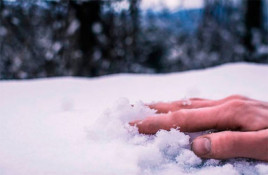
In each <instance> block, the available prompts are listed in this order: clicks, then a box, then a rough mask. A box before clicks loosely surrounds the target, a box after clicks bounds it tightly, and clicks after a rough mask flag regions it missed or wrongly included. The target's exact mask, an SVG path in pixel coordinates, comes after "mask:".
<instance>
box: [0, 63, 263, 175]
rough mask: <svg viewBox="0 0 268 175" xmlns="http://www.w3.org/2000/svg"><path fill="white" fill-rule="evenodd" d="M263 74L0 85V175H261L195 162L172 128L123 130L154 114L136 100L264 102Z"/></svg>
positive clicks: (254, 165) (253, 167)
mask: <svg viewBox="0 0 268 175" xmlns="http://www.w3.org/2000/svg"><path fill="white" fill-rule="evenodd" d="M267 75H268V66H267V65H255V64H246V63H237V64H227V65H224V66H220V67H216V68H210V69H206V70H198V71H189V72H184V73H172V74H164V75H137V74H136V75H133V74H121V75H112V76H106V77H101V78H71V77H66V78H53V79H38V80H24V81H1V82H0V99H1V101H0V114H1V115H0V121H1V122H0V174H1V175H6V174H8V175H24V174H25V175H26V174H27V175H29V174H35V175H39V174H40V175H43V174H53V175H54V174H55V175H68V174H72V175H73V174H76V175H82V174H94V175H96V174H97V175H106V174H107V175H113V174H116V175H125V174H128V175H132V174H133V175H134V174H156V175H157V174H163V175H168V174H197V175H203V174H204V175H207V174H217V175H220V174H222V175H226V174H228V175H233V174H234V175H236V174H245V175H251V174H268V164H267V163H265V162H258V161H252V160H248V159H232V160H228V161H219V160H213V159H210V160H201V159H200V158H198V157H196V156H195V155H194V153H193V152H192V151H191V150H190V149H189V136H188V135H185V134H184V133H181V132H179V131H178V130H171V131H170V132H167V131H160V132H158V133H157V134H156V135H155V136H146V135H141V134H138V133H137V129H136V128H134V127H130V126H129V125H128V124H127V123H128V121H131V120H133V119H138V118H143V117H145V116H147V115H150V114H153V113H154V111H153V110H150V109H148V108H145V107H144V106H143V102H146V103H148V102H152V101H172V100H178V99H182V98H185V97H192V96H194V97H204V98H212V99H216V98H223V97H225V96H228V95H230V94H244V95H246V96H248V97H252V98H257V99H260V100H267V99H268V93H267V89H268V79H267V77H266V76H267ZM141 100H142V101H143V102H141ZM130 104H135V105H134V107H131V105H130Z"/></svg>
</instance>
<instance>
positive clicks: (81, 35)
mask: <svg viewBox="0 0 268 175" xmlns="http://www.w3.org/2000/svg"><path fill="white" fill-rule="evenodd" d="M241 61H244V62H255V63H263V64H267V63H268V0H80V1H79V0H77V1H66V0H54V1H52V0H50V1H45V0H0V79H2V80H3V79H29V78H40V77H54V76H86V77H94V76H101V75H107V74H113V73H166V72H178V71H185V70H191V69H202V68H206V67H211V66H215V65H220V64H223V63H227V62H241Z"/></svg>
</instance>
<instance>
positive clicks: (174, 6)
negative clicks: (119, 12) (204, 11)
mask: <svg viewBox="0 0 268 175" xmlns="http://www.w3.org/2000/svg"><path fill="white" fill-rule="evenodd" d="M203 6H204V1H203V0H191V1H189V0H176V1H174V0H165V1H162V0H146V1H141V9H142V10H149V9H150V10H152V11H162V10H164V9H168V10H169V11H171V12H174V11H178V10H180V9H198V8H202V7H203Z"/></svg>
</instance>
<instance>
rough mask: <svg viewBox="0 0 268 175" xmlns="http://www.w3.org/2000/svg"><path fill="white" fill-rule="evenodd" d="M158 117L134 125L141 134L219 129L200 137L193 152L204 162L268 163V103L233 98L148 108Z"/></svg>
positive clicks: (193, 99) (197, 100) (239, 97)
mask: <svg viewBox="0 0 268 175" xmlns="http://www.w3.org/2000/svg"><path fill="white" fill-rule="evenodd" d="M148 107H150V108H151V109H155V110H156V111H157V113H159V114H158V115H157V116H150V117H147V118H145V119H144V120H138V121H133V122H130V125H132V126H134V125H135V126H137V127H138V130H139V132H140V133H143V134H155V133H156V132H157V131H158V130H160V129H164V130H170V129H171V128H179V129H180V131H182V132H197V131H205V130H210V129H216V130H219V131H221V132H217V133H212V134H207V135H203V136H199V137H197V138H196V139H194V141H193V144H192V149H193V151H194V152H195V154H196V155H197V156H199V157H202V158H214V159H228V158H235V157H245V158H253V159H258V160H264V161H268V103H267V102H263V101H258V100H254V99H249V98H246V97H243V96H239V95H233V96H230V97H227V98H224V99H221V100H207V99H200V98H191V99H190V100H189V101H184V100H182V101H175V102H171V103H156V104H151V105H148Z"/></svg>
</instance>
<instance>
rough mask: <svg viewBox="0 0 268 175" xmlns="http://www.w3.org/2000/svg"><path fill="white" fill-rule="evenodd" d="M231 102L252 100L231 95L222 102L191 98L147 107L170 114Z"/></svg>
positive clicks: (221, 100)
mask: <svg viewBox="0 0 268 175" xmlns="http://www.w3.org/2000/svg"><path fill="white" fill-rule="evenodd" d="M231 100H251V99H249V98H247V97H244V96H241V95H231V96H229V97H226V98H223V99H220V100H208V99H202V98H190V99H185V100H179V101H174V102H169V103H163V102H159V103H154V104H149V105H147V106H148V107H149V108H151V109H155V110H156V111H157V113H168V112H174V111H178V110H181V109H194V108H203V107H212V106H216V105H221V104H223V103H226V102H229V101H231Z"/></svg>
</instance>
